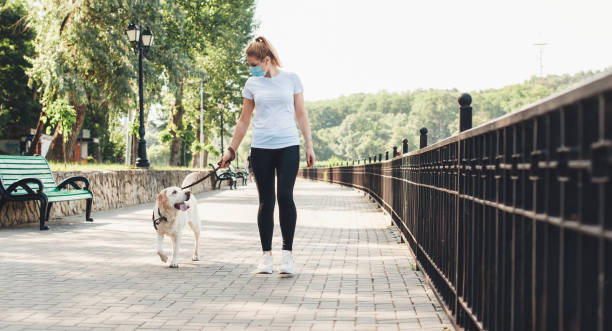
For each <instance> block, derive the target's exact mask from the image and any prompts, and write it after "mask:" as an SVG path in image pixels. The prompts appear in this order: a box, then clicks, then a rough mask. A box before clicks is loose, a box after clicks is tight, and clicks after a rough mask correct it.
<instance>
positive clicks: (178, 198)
mask: <svg viewBox="0 0 612 331" xmlns="http://www.w3.org/2000/svg"><path fill="white" fill-rule="evenodd" d="M191 177H192V174H190V175H189V176H187V178H185V180H184V181H183V185H181V186H182V187H185V186H186V185H185V182H192V181H190V179H192V178H191ZM187 224H189V227H190V228H191V230H193V234H194V236H195V244H194V252H193V257H192V258H191V259H192V260H193V261H199V260H200V256H199V254H198V246H199V242H200V217H199V215H198V202H197V200H196V197H195V196H194V195H192V194H191V192H190V191H189V190H181V189H180V188H179V187H168V188H165V189H163V190H162V191H161V192H159V194H158V195H157V199H156V200H155V207H154V208H153V226H154V227H155V230H156V231H157V255H159V258H160V259H161V260H162V262H167V261H168V255H167V254H166V252H164V250H163V247H162V246H163V241H164V236H168V237H170V240H171V242H172V258H171V259H170V268H178V258H179V247H180V245H181V239H182V237H183V229H184V228H185V225H187Z"/></svg>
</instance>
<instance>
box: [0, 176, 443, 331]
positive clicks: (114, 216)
mask: <svg viewBox="0 0 612 331" xmlns="http://www.w3.org/2000/svg"><path fill="white" fill-rule="evenodd" d="M197 197H198V200H199V208H200V215H201V218H202V225H203V227H202V228H203V232H202V239H201V241H200V256H201V261H199V262H192V261H191V260H190V256H191V248H192V245H193V235H192V234H191V233H190V232H189V230H188V229H186V233H185V237H184V238H185V239H184V241H183V243H182V248H181V258H180V260H179V263H180V268H178V269H170V268H168V267H167V265H166V264H162V263H161V262H160V261H159V258H158V257H157V255H156V254H155V242H156V239H155V233H154V229H153V227H152V225H151V208H152V205H150V204H148V205H140V206H134V207H130V208H125V209H119V210H114V211H106V212H98V213H94V215H93V216H94V218H95V222H94V223H85V222H83V221H82V217H81V216H79V217H69V218H64V219H61V220H52V221H51V222H50V226H51V230H50V231H46V232H40V231H38V230H37V228H36V225H31V226H24V227H19V228H14V229H2V230H0V247H2V249H1V250H0V311H2V314H0V329H1V330H36V329H40V330H44V329H54V330H55V329H57V330H160V329H167V330H200V329H204V330H243V329H249V330H413V329H424V328H426V329H431V330H442V329H443V328H445V327H446V328H450V325H451V324H450V322H449V321H448V319H447V317H446V315H445V314H444V312H443V310H442V309H441V307H440V306H439V304H438V302H437V301H436V299H435V296H434V295H433V293H432V291H431V289H430V288H429V287H428V286H427V283H426V282H425V280H424V278H423V275H422V274H421V272H419V271H414V270H413V268H412V266H413V265H414V260H413V259H412V257H411V255H410V253H409V250H408V248H407V246H406V245H405V244H399V243H398V238H399V237H398V232H397V230H396V229H395V228H393V227H391V226H390V221H389V219H388V218H387V217H385V216H384V215H383V213H382V212H381V210H380V209H379V208H378V207H377V205H376V204H374V203H372V202H371V201H370V200H369V199H367V198H366V197H364V195H363V194H362V193H361V192H359V191H356V190H353V189H350V188H346V187H341V186H337V185H330V184H325V183H317V182H311V181H306V180H302V179H298V181H297V183H296V187H295V201H296V205H297V207H298V225H297V229H296V237H295V241H294V257H295V263H296V269H297V270H298V274H297V275H295V276H294V277H280V276H279V275H278V274H276V273H275V274H272V275H258V274H254V273H253V270H254V268H255V266H256V265H257V263H258V258H259V256H260V249H261V248H260V247H261V246H260V243H259V235H258V232H257V224H256V213H257V207H258V206H257V191H256V188H255V185H254V184H253V183H251V184H249V185H248V186H246V187H241V186H239V187H238V190H234V191H230V190H228V189H223V190H220V191H212V192H205V193H202V194H198V195H197ZM94 203H95V202H94ZM277 216H278V213H275V217H277ZM275 223H276V226H275V233H274V241H273V247H274V248H273V249H274V251H273V257H274V259H275V261H276V262H278V261H279V257H280V247H281V242H282V240H281V236H280V227H279V226H278V220H275ZM165 248H166V250H167V251H169V250H170V246H169V242H168V241H166V243H165Z"/></svg>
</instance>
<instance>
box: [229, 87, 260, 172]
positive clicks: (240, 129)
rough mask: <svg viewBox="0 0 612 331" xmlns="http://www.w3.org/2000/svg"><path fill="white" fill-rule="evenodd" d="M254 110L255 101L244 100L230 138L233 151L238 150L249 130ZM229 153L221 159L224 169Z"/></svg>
mask: <svg viewBox="0 0 612 331" xmlns="http://www.w3.org/2000/svg"><path fill="white" fill-rule="evenodd" d="M254 109H255V101H253V100H251V99H247V98H244V100H243V102H242V113H240V118H239V119H238V123H236V128H235V129H234V136H233V137H232V142H231V143H230V146H231V147H232V148H233V149H234V151H235V150H237V149H238V147H239V146H240V143H241V142H242V139H244V135H245V134H246V132H247V130H248V129H249V125H250V124H251V117H253V110H254ZM231 159H232V157H231V153H230V152H229V151H226V152H225V155H223V157H222V158H221V166H222V167H225V166H226V165H228V164H229V162H227V161H229V160H231Z"/></svg>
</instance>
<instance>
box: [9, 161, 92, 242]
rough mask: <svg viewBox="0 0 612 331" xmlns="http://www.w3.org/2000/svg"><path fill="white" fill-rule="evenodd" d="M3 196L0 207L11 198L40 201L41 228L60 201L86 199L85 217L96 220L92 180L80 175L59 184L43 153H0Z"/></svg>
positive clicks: (43, 228)
mask: <svg viewBox="0 0 612 331" xmlns="http://www.w3.org/2000/svg"><path fill="white" fill-rule="evenodd" d="M79 182H81V183H83V184H84V187H81V186H80V185H79V184H78V183H79ZM0 196H1V197H2V199H0V210H2V207H3V206H4V204H5V203H6V202H8V201H29V200H38V201H40V229H41V230H48V229H49V227H48V226H46V225H45V222H47V221H48V220H49V213H50V211H51V205H52V204H53V203H55V202H61V201H72V200H81V199H87V204H86V212H85V220H86V221H88V222H93V219H92V218H91V217H90V216H91V203H92V199H93V193H91V191H90V190H89V180H87V178H85V177H80V176H77V177H71V178H68V179H66V180H64V181H63V182H61V183H60V184H59V185H56V184H55V179H53V174H52V173H51V168H49V163H47V160H46V159H45V158H44V157H42V156H14V155H0Z"/></svg>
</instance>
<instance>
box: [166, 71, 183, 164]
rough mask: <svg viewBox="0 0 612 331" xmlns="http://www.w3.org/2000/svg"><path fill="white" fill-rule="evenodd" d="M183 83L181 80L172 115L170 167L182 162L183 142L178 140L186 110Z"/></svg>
mask: <svg viewBox="0 0 612 331" xmlns="http://www.w3.org/2000/svg"><path fill="white" fill-rule="evenodd" d="M183 82H184V79H181V82H180V84H179V90H178V93H177V94H176V98H175V100H174V112H173V114H172V123H171V124H170V125H171V130H170V134H171V135H172V141H171V142H170V162H169V163H170V165H171V166H178V165H179V163H180V160H181V141H180V140H179V138H178V130H181V129H182V128H183V115H184V114H185V109H184V108H183Z"/></svg>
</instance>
